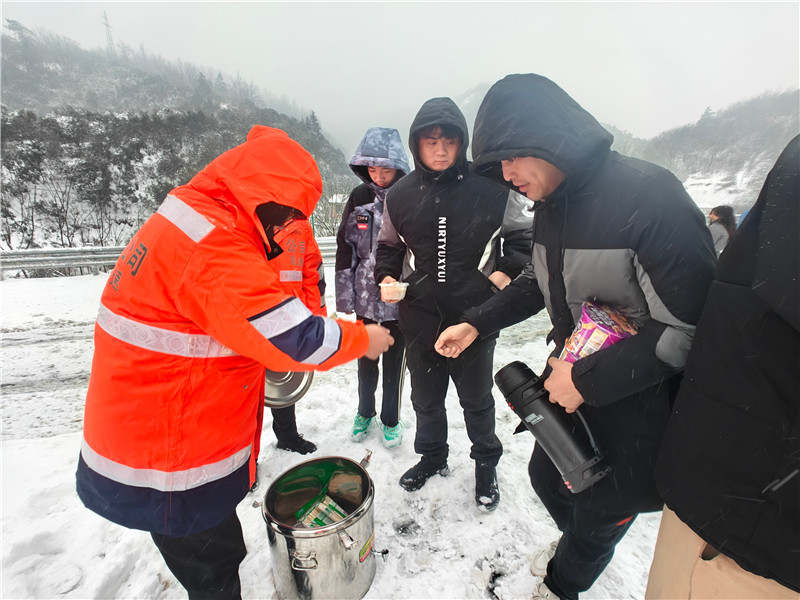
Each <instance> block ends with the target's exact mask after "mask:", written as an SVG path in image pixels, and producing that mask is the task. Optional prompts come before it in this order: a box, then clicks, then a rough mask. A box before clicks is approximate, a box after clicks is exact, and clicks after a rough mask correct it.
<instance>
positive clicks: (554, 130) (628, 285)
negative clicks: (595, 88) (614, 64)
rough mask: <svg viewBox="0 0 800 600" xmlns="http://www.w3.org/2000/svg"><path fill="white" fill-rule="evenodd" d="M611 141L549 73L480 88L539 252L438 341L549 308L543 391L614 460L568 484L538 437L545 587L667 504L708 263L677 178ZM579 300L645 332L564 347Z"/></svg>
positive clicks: (481, 144) (480, 155)
mask: <svg viewBox="0 0 800 600" xmlns="http://www.w3.org/2000/svg"><path fill="white" fill-rule="evenodd" d="M612 140H613V137H612V136H611V134H610V133H608V132H607V131H606V130H605V129H604V128H603V127H602V126H601V125H600V124H599V123H598V122H597V121H596V120H595V118H594V117H592V115H590V114H589V113H588V112H586V111H585V110H584V109H583V108H582V107H581V106H580V105H578V104H577V103H576V102H575V101H574V100H573V99H572V98H571V97H570V96H569V95H567V93H566V92H564V90H562V89H561V88H560V87H558V86H557V85H556V84H555V83H553V82H552V81H550V80H549V79H547V78H545V77H541V76H539V75H533V74H529V75H509V76H507V77H506V78H504V79H502V80H501V81H499V82H497V83H496V84H495V85H494V86H493V87H492V88H491V89H490V90H489V92H488V93H487V94H486V97H485V98H484V99H483V102H482V104H481V107H480V109H479V110H478V115H477V117H476V120H475V131H474V141H473V153H474V156H475V169H476V172H478V173H479V174H482V175H485V176H487V177H489V178H492V179H495V180H497V181H501V182H504V183H505V184H506V185H508V186H509V187H511V188H512V189H516V190H518V191H520V192H522V193H524V194H526V195H527V196H528V198H529V199H531V200H534V201H535V202H536V203H537V208H536V216H535V218H534V234H533V239H534V243H533V255H532V260H531V263H530V264H529V265H528V266H526V267H525V270H524V271H523V273H522V274H521V275H520V276H519V277H518V278H516V279H515V280H514V281H513V282H512V283H511V284H510V285H509V286H508V287H506V288H505V289H504V290H503V291H502V292H501V293H499V294H497V295H496V296H494V297H493V298H491V299H489V300H488V301H487V302H486V303H484V304H483V305H481V306H480V307H478V308H475V309H471V310H467V311H466V313H465V319H466V322H465V323H461V324H459V325H456V326H455V327H453V328H450V329H448V330H447V331H445V332H443V333H442V335H441V337H440V338H439V340H438V341H437V350H439V351H440V353H442V354H443V355H445V356H458V355H459V354H460V353H461V352H463V351H465V349H467V350H468V347H471V346H470V344H471V342H472V341H473V340H476V338H477V341H480V340H481V339H483V338H484V337H486V336H489V335H492V334H494V333H495V332H497V331H499V330H500V329H502V328H504V327H507V326H509V325H513V324H514V323H518V322H519V321H522V320H524V319H526V318H527V317H529V316H531V315H533V314H536V313H537V312H539V311H540V310H542V309H543V308H546V309H547V311H548V313H549V315H550V319H551V321H552V323H553V330H552V331H551V333H550V336H549V338H548V339H549V340H552V341H554V342H555V349H554V350H553V353H552V354H551V358H550V359H549V360H548V368H547V370H546V371H545V375H546V376H547V379H546V381H545V384H544V385H545V388H546V389H547V390H548V391H549V394H550V401H551V402H554V403H557V404H559V405H561V406H563V407H564V408H565V409H566V410H567V412H574V411H576V410H578V409H579V410H580V413H581V415H582V416H583V417H584V418H585V420H586V422H587V423H588V425H589V427H590V429H591V431H592V433H593V434H594V437H595V439H596V441H597V443H598V445H599V447H600V448H601V450H602V451H603V453H604V454H605V459H606V462H607V464H609V465H611V467H612V471H611V473H610V474H609V475H607V476H606V477H605V478H604V479H601V480H600V481H599V482H597V483H595V484H594V485H593V486H592V487H590V488H588V489H586V490H584V491H582V492H580V493H576V494H572V493H571V492H570V491H569V490H568V489H567V487H566V486H565V485H564V482H563V481H562V479H561V476H560V474H559V472H558V470H557V469H556V468H555V466H554V465H553V462H552V461H551V460H550V459H549V457H548V456H547V454H546V453H545V452H544V450H543V449H542V448H541V447H540V446H539V445H538V444H537V445H536V446H535V448H534V451H533V455H532V457H531V461H530V465H529V475H530V479H531V483H532V485H533V488H534V490H535V491H536V493H537V494H538V496H539V498H540V499H541V500H542V502H543V503H544V504H545V506H546V507H547V509H548V511H549V512H550V514H551V516H552V517H553V519H554V520H555V522H556V525H557V526H558V528H559V529H560V530H561V532H562V536H561V538H560V540H559V541H558V543H557V544H553V545H552V546H551V549H546V550H543V551H542V552H541V553H540V555H539V556H537V558H536V559H535V560H534V564H533V566H532V568H531V570H532V571H533V572H534V574H537V575H542V576H544V582H543V583H542V584H541V585H540V586H539V590H538V592H537V593H538V594H539V596H540V597H543V598H547V597H548V594H550V596H549V597H554V595H556V596H558V597H559V598H570V599H571V598H577V597H578V594H579V593H580V592H582V591H585V590H587V589H589V588H590V587H591V585H592V584H593V583H594V581H595V580H596V579H597V577H598V576H599V575H600V573H602V571H603V569H605V567H606V565H607V564H608V563H609V562H610V561H611V558H612V556H613V554H614V547H615V546H616V544H617V542H618V541H619V540H620V539H621V538H622V536H623V535H624V534H625V532H626V531H627V530H628V528H629V527H630V525H631V523H632V522H633V519H634V518H635V517H636V515H637V514H638V513H640V512H645V511H657V510H660V509H661V506H662V502H661V498H660V497H659V495H658V493H657V491H656V486H655V481H654V478H653V468H654V465H655V460H656V456H657V454H658V449H659V446H660V444H661V438H662V436H663V433H664V428H665V426H666V423H667V419H668V417H669V411H670V402H671V400H672V393H673V391H674V389H675V388H676V385H677V379H678V377H679V374H680V372H681V369H682V368H683V366H684V364H685V361H686V355H687V353H688V349H689V346H690V344H691V340H692V335H693V333H694V328H695V324H696V323H697V320H698V318H699V316H700V311H701V309H702V306H703V301H704V300H705V297H706V294H707V293H708V287H709V284H710V283H711V278H712V275H713V272H714V264H715V254H714V249H713V246H712V244H711V235H710V234H709V232H708V229H707V227H706V226H705V223H704V219H703V215H702V213H701V212H700V210H699V209H698V208H697V206H696V205H695V204H694V202H693V201H692V199H691V198H690V197H689V195H688V194H687V193H686V191H685V190H684V189H683V186H682V185H681V183H680V181H678V179H677V178H676V177H675V176H674V175H673V174H672V173H670V172H669V171H667V170H665V169H662V168H661V167H657V166H656V165H653V164H650V163H647V162H644V161H641V160H636V159H633V158H629V157H626V156H622V155H620V154H617V153H616V152H613V151H611V150H610V146H611V142H612ZM587 301H591V302H597V303H602V304H606V305H609V306H611V307H612V308H614V309H616V310H617V311H619V312H621V313H622V314H623V315H624V316H626V317H627V318H629V319H630V320H632V321H633V322H634V323H635V324H636V325H637V326H638V333H637V334H636V335H634V336H632V337H629V338H626V339H623V340H621V341H619V342H618V343H616V344H614V345H612V346H609V347H607V348H604V349H602V350H600V351H598V352H596V353H594V354H590V355H588V356H586V357H585V358H581V359H580V360H577V361H576V362H575V363H574V364H572V363H569V362H566V361H564V360H559V359H558V358H556V357H558V356H559V355H560V353H561V351H562V349H563V347H564V343H565V341H566V339H567V338H568V337H569V336H570V334H571V333H572V331H573V329H574V327H575V325H576V324H577V323H579V320H580V314H581V306H582V304H583V303H584V302H587Z"/></svg>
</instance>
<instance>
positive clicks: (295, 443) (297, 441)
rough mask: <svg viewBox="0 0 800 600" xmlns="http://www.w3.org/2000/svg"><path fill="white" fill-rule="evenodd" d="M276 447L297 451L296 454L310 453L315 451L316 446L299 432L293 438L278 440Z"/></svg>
mask: <svg viewBox="0 0 800 600" xmlns="http://www.w3.org/2000/svg"><path fill="white" fill-rule="evenodd" d="M278 448H279V449H280V450H288V451H289V452H297V453H298V454H311V453H312V452H316V451H317V446H316V445H315V444H314V442H309V441H308V440H306V439H303V436H302V435H299V434H298V435H296V436H294V437H293V438H289V439H286V440H278Z"/></svg>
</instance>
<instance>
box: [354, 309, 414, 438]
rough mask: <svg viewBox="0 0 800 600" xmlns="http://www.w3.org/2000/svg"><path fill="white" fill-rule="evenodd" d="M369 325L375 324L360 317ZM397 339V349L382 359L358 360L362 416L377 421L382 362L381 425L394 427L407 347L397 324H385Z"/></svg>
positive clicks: (395, 345)
mask: <svg viewBox="0 0 800 600" xmlns="http://www.w3.org/2000/svg"><path fill="white" fill-rule="evenodd" d="M358 319H359V320H361V321H364V324H365V325H369V324H371V323H375V321H373V320H371V319H367V318H365V317H358ZM381 325H383V326H384V327H386V329H388V330H389V332H390V333H391V334H392V337H393V338H394V345H392V346H390V347H389V349H388V350H387V351H386V352H384V353H383V354H382V355H381V357H380V358H379V359H376V360H370V359H369V358H359V359H358V414H360V415H361V416H362V417H364V418H365V419H369V418H370V417H374V416H375V415H376V412H375V391H376V390H377V389H378V377H379V371H378V361H379V360H382V361H383V365H382V366H383V397H382V400H381V423H383V424H384V425H386V426H387V427H394V426H395V425H397V422H398V421H399V420H400V397H401V396H402V394H403V375H404V371H405V366H406V344H405V339H404V338H403V334H402V333H400V327H399V326H398V324H397V321H384V322H383V323H381Z"/></svg>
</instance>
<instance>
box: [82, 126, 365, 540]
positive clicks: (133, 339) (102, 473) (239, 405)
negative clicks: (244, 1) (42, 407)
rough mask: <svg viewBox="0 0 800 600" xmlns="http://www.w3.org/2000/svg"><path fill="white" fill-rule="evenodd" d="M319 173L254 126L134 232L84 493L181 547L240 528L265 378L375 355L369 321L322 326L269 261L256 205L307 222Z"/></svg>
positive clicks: (112, 306) (86, 440)
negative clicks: (178, 539)
mask: <svg viewBox="0 0 800 600" xmlns="http://www.w3.org/2000/svg"><path fill="white" fill-rule="evenodd" d="M321 191H322V182H321V179H320V175H319V171H318V169H317V166H316V163H315V162H314V159H313V158H312V157H311V155H310V154H309V153H308V152H306V151H305V150H304V149H303V148H302V146H300V145H299V144H298V143H297V142H295V141H293V140H292V139H290V138H289V136H288V135H286V133H284V132H283V131H280V130H277V129H272V128H269V127H264V126H258V125H257V126H255V127H253V129H252V130H251V131H250V133H249V134H248V136H247V141H246V142H245V143H244V144H241V145H240V146H237V147H235V148H233V149H232V150H229V151H228V152H225V153H224V154H222V155H221V156H219V157H218V158H216V159H215V160H213V161H212V162H211V163H210V164H209V165H208V166H207V167H206V168H205V169H203V170H202V171H201V172H200V173H198V174H197V175H196V176H195V177H194V178H193V179H192V180H191V181H190V182H189V183H188V184H187V185H184V186H181V187H178V188H176V189H174V190H173V191H172V192H171V193H170V194H169V195H168V196H167V198H166V200H165V201H164V203H163V204H162V205H161V206H160V207H159V209H158V211H157V212H156V213H155V214H154V215H153V216H152V217H151V218H150V219H149V220H148V221H147V222H146V223H145V224H144V225H143V226H142V227H141V229H140V230H139V231H138V232H137V233H136V234H135V235H134V237H133V239H132V240H131V242H130V243H129V244H128V246H127V247H126V249H125V251H124V252H123V254H122V255H121V256H120V258H119V260H118V261H117V264H116V266H115V268H114V270H113V272H112V273H111V275H110V277H109V280H108V284H107V285H106V287H105V289H104V291H103V294H102V296H101V301H100V309H99V312H98V318H97V324H96V326H95V352H94V358H93V362H92V372H91V377H90V381H89V390H88V394H87V398H86V408H85V416H84V432H83V443H82V447H81V453H80V457H79V462H78V472H77V491H78V495H79V496H80V498H81V499H82V501H83V502H84V504H85V505H86V506H87V507H88V508H90V509H91V510H93V511H95V512H97V513H98V514H100V515H102V516H103V517H105V518H107V519H109V520H111V521H114V522H116V523H119V524H121V525H124V526H127V527H132V528H136V529H143V530H146V531H151V532H157V533H163V534H166V535H171V536H185V535H189V534H192V533H197V532H200V531H204V530H206V529H209V528H211V527H214V526H215V525H218V524H219V523H221V522H222V521H223V520H224V519H225V518H227V517H229V516H230V515H231V514H232V513H233V511H234V510H235V508H236V505H237V504H238V503H239V502H240V501H241V500H242V498H244V496H245V494H246V493H247V491H248V489H249V487H250V484H251V482H252V481H253V480H254V475H255V456H254V450H253V449H254V443H255V440H256V436H257V435H260V432H259V431H257V430H256V428H257V418H256V415H257V412H258V408H259V406H260V405H262V403H263V387H264V368H265V366H268V367H269V368H270V369H272V370H275V371H293V370H294V371H297V370H310V369H320V370H326V369H329V368H331V367H333V366H336V365H339V364H342V363H344V362H347V361H349V360H352V359H354V358H357V357H360V356H362V355H363V354H364V353H365V352H366V350H367V348H368V345H369V339H368V335H367V332H366V329H365V328H364V325H363V324H361V323H352V322H347V321H334V320H331V319H326V318H322V317H317V316H314V315H312V313H311V312H310V311H309V310H308V309H307V308H306V307H305V306H304V305H303V303H302V302H301V301H300V300H299V299H297V298H295V297H294V296H291V295H288V294H287V293H285V292H284V291H282V289H281V286H280V283H279V281H278V279H277V274H276V271H275V269H273V268H271V267H270V266H269V265H268V264H267V260H266V250H267V248H268V244H269V242H268V240H267V236H266V235H265V231H264V229H263V226H262V225H261V223H260V221H259V219H258V218H257V217H256V214H255V209H256V207H257V206H258V205H260V204H263V203H267V202H276V203H278V204H284V205H288V206H292V207H294V208H297V209H299V210H301V212H303V214H306V215H309V214H311V212H312V211H313V209H314V206H315V205H316V202H317V200H318V199H319V196H320V193H321Z"/></svg>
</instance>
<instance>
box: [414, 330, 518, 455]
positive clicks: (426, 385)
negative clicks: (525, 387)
mask: <svg viewBox="0 0 800 600" xmlns="http://www.w3.org/2000/svg"><path fill="white" fill-rule="evenodd" d="M495 343H496V338H490V339H485V340H475V342H473V343H472V345H470V346H469V347H468V348H467V349H466V350H465V351H464V352H463V353H462V354H461V355H460V356H459V357H458V358H445V357H443V356H442V355H440V354H438V353H437V352H436V351H435V350H434V349H433V348H432V347H429V348H425V347H422V345H421V344H411V345H410V346H409V347H408V348H406V354H407V357H408V370H409V371H410V373H411V404H412V405H413V406H414V412H415V413H416V416H417V431H416V437H415V438H414V451H415V452H416V453H417V454H421V455H422V456H423V458H425V459H427V460H430V461H432V462H433V463H436V464H439V463H442V462H444V461H445V460H447V455H448V445H447V410H446V408H445V396H446V394H447V387H448V385H449V383H450V379H451V378H452V380H453V383H454V384H455V386H456V391H457V392H458V400H459V402H460V404H461V408H462V410H463V411H464V422H465V423H466V426H467V435H468V436H469V439H470V441H471V442H472V448H471V450H470V457H471V458H472V459H474V460H476V461H481V462H488V463H490V464H493V465H496V464H497V462H498V461H499V460H500V456H501V455H502V454H503V445H502V444H501V442H500V439H499V438H498V437H497V435H496V434H495V432H494V397H493V396H492V381H493V380H492V366H493V362H494V347H495Z"/></svg>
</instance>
